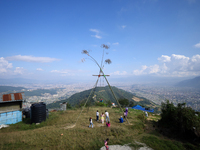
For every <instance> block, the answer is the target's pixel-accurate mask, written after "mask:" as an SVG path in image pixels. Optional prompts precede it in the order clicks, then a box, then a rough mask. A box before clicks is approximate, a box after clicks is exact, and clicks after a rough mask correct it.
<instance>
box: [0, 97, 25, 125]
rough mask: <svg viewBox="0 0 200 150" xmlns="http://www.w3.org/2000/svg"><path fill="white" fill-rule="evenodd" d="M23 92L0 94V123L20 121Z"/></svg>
mask: <svg viewBox="0 0 200 150" xmlns="http://www.w3.org/2000/svg"><path fill="white" fill-rule="evenodd" d="M24 99H25V95H24V93H11V94H4V95H0V125H2V124H15V123H18V122H20V121H22V103H23V100H24Z"/></svg>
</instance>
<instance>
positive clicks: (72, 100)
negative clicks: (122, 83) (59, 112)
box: [47, 86, 158, 108]
mask: <svg viewBox="0 0 200 150" xmlns="http://www.w3.org/2000/svg"><path fill="white" fill-rule="evenodd" d="M112 89H113V92H114V93H115V96H116V97H117V99H120V98H125V99H128V100H129V101H132V102H134V104H135V105H137V104H139V105H142V106H145V107H153V108H155V107H158V105H156V104H154V103H153V102H151V101H149V100H147V99H145V98H143V99H141V98H139V97H137V96H135V95H134V94H132V93H130V92H127V91H125V90H122V89H119V88H117V87H114V86H113V87H112ZM91 90H92V89H89V90H86V91H83V92H80V93H76V94H74V95H72V96H71V97H69V98H68V99H65V100H61V101H57V102H55V103H52V104H48V105H47V108H58V107H60V106H59V104H60V103H62V102H68V103H69V104H70V105H71V106H73V107H74V106H76V105H77V104H80V103H82V102H84V101H85V100H86V99H87V98H88V96H89V95H90V92H91ZM92 97H96V98H92ZM133 97H137V98H139V99H140V101H134V100H133ZM100 99H103V102H105V103H106V102H107V101H109V100H110V101H111V102H113V103H115V104H117V102H116V100H115V98H114V96H113V94H112V92H111V90H110V88H109V87H108V86H106V87H96V88H95V90H94V91H93V93H92V94H91V97H90V99H89V102H92V103H94V102H95V101H99V100H100Z"/></svg>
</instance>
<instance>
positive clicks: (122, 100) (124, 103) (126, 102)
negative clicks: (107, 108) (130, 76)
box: [119, 98, 129, 107]
mask: <svg viewBox="0 0 200 150" xmlns="http://www.w3.org/2000/svg"><path fill="white" fill-rule="evenodd" d="M119 103H120V105H121V106H122V107H127V106H129V100H128V99H126V98H120V99H119Z"/></svg>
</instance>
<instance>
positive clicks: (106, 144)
mask: <svg viewBox="0 0 200 150" xmlns="http://www.w3.org/2000/svg"><path fill="white" fill-rule="evenodd" d="M108 141H109V138H107V139H106V140H105V141H104V144H105V147H106V150H109V147H108Z"/></svg>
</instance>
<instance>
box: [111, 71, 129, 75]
mask: <svg viewBox="0 0 200 150" xmlns="http://www.w3.org/2000/svg"><path fill="white" fill-rule="evenodd" d="M110 74H111V75H127V72H126V71H122V72H120V71H115V72H113V73H110Z"/></svg>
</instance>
